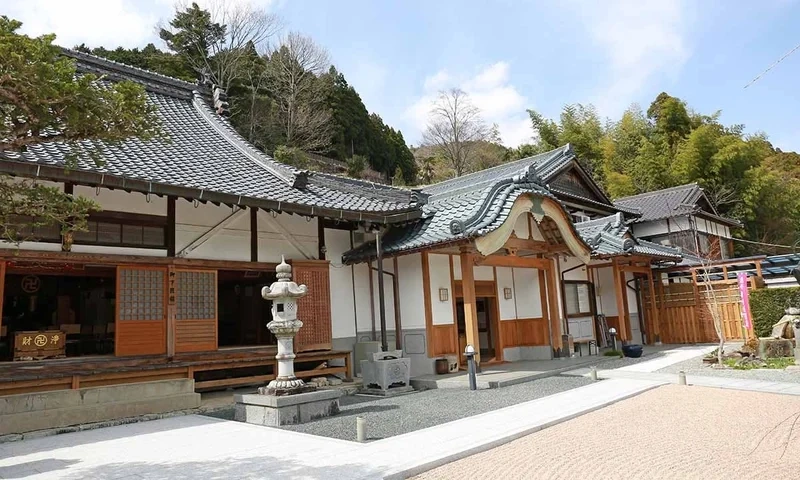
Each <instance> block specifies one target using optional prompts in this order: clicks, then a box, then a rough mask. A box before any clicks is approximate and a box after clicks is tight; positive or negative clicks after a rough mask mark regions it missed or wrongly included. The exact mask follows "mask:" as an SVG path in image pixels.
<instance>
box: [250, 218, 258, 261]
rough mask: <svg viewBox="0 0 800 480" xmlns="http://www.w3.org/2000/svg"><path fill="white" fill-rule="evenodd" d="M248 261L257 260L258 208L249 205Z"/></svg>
mask: <svg viewBox="0 0 800 480" xmlns="http://www.w3.org/2000/svg"><path fill="white" fill-rule="evenodd" d="M250 261H251V262H257V261H258V208H256V207H250Z"/></svg>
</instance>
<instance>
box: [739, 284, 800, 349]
mask: <svg viewBox="0 0 800 480" xmlns="http://www.w3.org/2000/svg"><path fill="white" fill-rule="evenodd" d="M788 307H798V308H800V287H791V288H771V289H770V288H763V289H760V290H755V291H751V292H750V311H751V313H752V314H753V329H754V330H755V332H756V335H758V336H759V337H766V336H768V335H769V334H770V332H771V331H772V326H773V325H774V324H776V323H778V320H780V319H781V317H782V316H783V315H784V310H786V308H788Z"/></svg>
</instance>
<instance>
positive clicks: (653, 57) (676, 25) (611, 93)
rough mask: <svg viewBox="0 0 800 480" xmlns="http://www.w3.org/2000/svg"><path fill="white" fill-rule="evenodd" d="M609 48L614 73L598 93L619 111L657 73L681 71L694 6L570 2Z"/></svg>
mask: <svg viewBox="0 0 800 480" xmlns="http://www.w3.org/2000/svg"><path fill="white" fill-rule="evenodd" d="M567 5H568V6H569V7H570V9H571V10H574V12H575V13H576V14H577V15H578V18H579V19H580V20H582V22H583V24H584V27H585V28H586V29H587V30H588V32H589V34H590V35H591V37H592V38H593V39H594V40H595V42H596V43H597V45H599V46H600V47H601V48H602V49H603V50H604V51H605V54H606V58H607V60H608V70H609V74H610V78H609V79H608V80H607V82H606V83H605V84H604V86H603V87H602V88H601V89H600V91H599V92H598V93H597V94H596V98H595V99H594V103H595V105H596V106H597V107H598V110H599V111H600V113H601V114H603V115H606V116H616V115H618V114H619V113H620V112H621V111H622V110H623V109H625V108H626V107H628V105H629V104H630V103H631V102H632V101H634V100H635V99H636V98H637V95H638V94H640V93H641V92H642V90H643V88H644V87H645V86H646V85H647V84H648V83H651V82H652V81H653V79H654V78H657V77H664V76H666V77H670V76H674V75H677V74H678V73H679V71H680V69H681V67H682V66H683V65H684V63H686V61H687V60H688V58H689V56H690V49H689V47H688V45H687V41H686V38H685V34H686V28H687V25H688V24H689V20H690V19H689V17H690V13H691V11H690V10H689V9H690V4H689V3H687V2H685V1H684V0H676V1H663V0H606V1H604V2H599V3H592V2H578V1H575V2H569V3H568V4H567Z"/></svg>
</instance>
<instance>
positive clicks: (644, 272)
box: [619, 265, 652, 275]
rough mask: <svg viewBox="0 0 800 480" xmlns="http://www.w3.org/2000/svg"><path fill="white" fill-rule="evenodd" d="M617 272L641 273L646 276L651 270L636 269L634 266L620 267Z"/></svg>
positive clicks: (646, 268)
mask: <svg viewBox="0 0 800 480" xmlns="http://www.w3.org/2000/svg"><path fill="white" fill-rule="evenodd" d="M619 270H620V271H621V272H631V273H643V274H645V275H647V274H649V273H650V271H651V270H652V269H651V268H650V267H637V266H635V265H620V266H619Z"/></svg>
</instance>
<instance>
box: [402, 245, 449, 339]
mask: <svg viewBox="0 0 800 480" xmlns="http://www.w3.org/2000/svg"><path fill="white" fill-rule="evenodd" d="M397 269H398V270H399V278H400V280H399V282H400V319H401V321H402V322H403V329H412V328H425V299H424V295H423V293H424V292H423V288H422V255H421V254H419V253H416V254H413V255H403V256H401V257H398V258H397ZM433 300H434V297H431V301H433ZM435 300H436V301H439V296H438V295H437V296H436V297H435Z"/></svg>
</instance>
